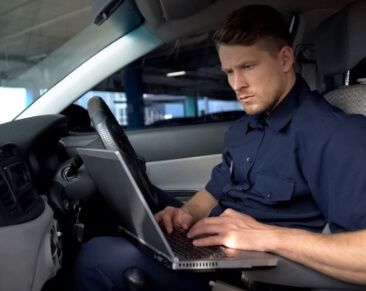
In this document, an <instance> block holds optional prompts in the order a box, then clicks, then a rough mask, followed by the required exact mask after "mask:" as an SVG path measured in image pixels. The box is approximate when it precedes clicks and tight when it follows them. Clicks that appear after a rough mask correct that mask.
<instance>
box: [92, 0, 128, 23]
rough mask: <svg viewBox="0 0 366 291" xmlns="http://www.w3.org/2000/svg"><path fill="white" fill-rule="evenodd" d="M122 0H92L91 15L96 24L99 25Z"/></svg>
mask: <svg viewBox="0 0 366 291" xmlns="http://www.w3.org/2000/svg"><path fill="white" fill-rule="evenodd" d="M123 1H124V0H92V16H93V22H94V24H96V25H101V24H102V23H103V22H104V21H106V20H107V19H108V18H109V16H110V15H111V14H112V13H113V12H114V11H115V10H116V9H117V8H118V7H119V6H120V5H121V4H122V2H123Z"/></svg>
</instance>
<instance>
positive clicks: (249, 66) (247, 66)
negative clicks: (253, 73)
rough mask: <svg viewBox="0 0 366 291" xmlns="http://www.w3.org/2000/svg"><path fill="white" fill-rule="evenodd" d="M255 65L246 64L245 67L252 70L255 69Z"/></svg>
mask: <svg viewBox="0 0 366 291" xmlns="http://www.w3.org/2000/svg"><path fill="white" fill-rule="evenodd" d="M253 67H254V65H245V66H244V69H245V70H251V69H253Z"/></svg>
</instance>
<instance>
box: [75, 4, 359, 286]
mask: <svg viewBox="0 0 366 291" xmlns="http://www.w3.org/2000/svg"><path fill="white" fill-rule="evenodd" d="M214 41H215V42H216V45H217V50H218V54H219V58H220V61H221V65H222V70H223V71H224V72H225V73H226V74H227V77H228V81H229V84H230V86H231V87H232V88H233V90H234V91H235V93H236V95H237V99H238V101H239V102H240V103H241V104H242V106H243V108H244V110H245V112H246V113H247V115H246V116H244V117H243V118H241V119H240V120H238V121H237V122H235V123H234V124H233V126H232V127H231V128H230V129H229V131H228V132H227V134H226V136H225V147H224V151H223V162H222V163H221V164H219V165H218V166H216V167H215V168H214V169H213V171H212V176H211V180H210V181H209V182H208V183H207V185H206V187H205V189H204V190H201V191H200V192H198V193H197V194H196V195H195V196H194V197H193V198H192V199H191V200H190V201H189V202H187V203H186V204H185V205H183V206H182V207H180V208H179V207H172V206H168V207H166V208H165V209H164V210H162V211H160V212H158V213H157V214H156V215H155V217H156V219H157V221H158V223H159V225H160V226H161V227H162V228H165V229H166V230H167V232H169V233H170V232H172V230H173V228H174V227H182V228H184V229H187V230H189V232H188V237H190V238H192V239H193V244H194V245H196V246H208V245H225V246H227V247H230V248H237V249H243V250H253V251H267V252H273V253H276V254H279V255H281V256H284V257H286V258H289V259H291V260H294V261H297V262H299V263H301V264H304V265H307V266H310V267H311V268H314V269H317V270H319V271H321V272H324V273H326V274H329V275H331V276H334V277H338V278H340V279H343V280H346V281H350V282H357V283H366V264H365V263H364V262H366V252H365V251H363V249H364V248H365V243H364V242H365V241H366V231H365V230H364V229H365V228H366V211H365V210H364V209H365V205H366V195H363V194H364V192H365V189H366V179H365V177H366V167H365V164H366V160H365V159H366V135H365V134H364V133H365V132H366V131H365V130H366V119H365V118H364V117H361V116H347V115H346V114H344V113H343V112H341V111H340V110H338V109H337V108H334V107H332V106H331V105H330V104H329V103H327V102H326V101H325V100H324V99H323V98H322V96H320V95H319V94H318V93H317V92H311V91H310V89H309V87H308V86H307V84H306V83H305V81H304V80H303V79H302V78H301V76H298V75H296V74H295V72H294V69H293V63H294V56H293V51H292V48H291V38H290V35H289V33H288V28H287V25H286V24H285V22H284V21H283V19H282V17H281V15H280V14H279V13H278V12H277V11H275V10H274V9H272V8H270V7H268V6H260V5H251V6H246V7H243V8H241V9H238V10H237V11H234V12H233V13H231V14H230V15H229V16H228V17H227V18H226V20H225V22H224V24H223V25H222V26H221V27H220V28H219V29H218V30H217V31H216V33H215V35H214ZM351 173H352V174H351ZM326 223H328V224H329V228H330V230H331V231H332V232H333V233H335V234H331V235H329V234H328V235H325V234H321V231H322V229H323V228H324V226H325V225H326ZM203 234H204V235H205V236H204V237H202V236H201V235H203ZM207 235H208V236H207ZM340 251H341V252H342V256H339V253H340ZM90 253H93V254H96V256H94V257H89V258H88V254H90ZM76 266H77V272H78V275H79V276H80V279H79V280H76V281H77V282H76V285H77V286H78V287H79V288H81V287H82V286H84V287H85V286H87V285H85V284H89V285H90V286H94V287H95V286H98V288H99V287H100V289H98V288H96V287H95V289H94V290H112V289H113V288H121V289H122V288H126V286H127V285H126V284H127V283H126V281H125V280H124V279H123V277H124V276H123V274H124V272H125V270H127V269H128V268H129V267H131V266H136V267H138V268H139V269H142V270H144V271H145V273H146V274H148V276H149V280H150V282H151V289H152V290H163V289H170V288H169V287H171V288H174V289H178V290H179V288H181V290H194V289H197V290H204V289H205V288H206V289H208V284H207V282H208V280H210V279H211V278H213V277H214V276H215V274H212V273H211V274H189V273H179V272H172V271H169V270H164V268H163V267H161V266H159V264H157V263H155V262H154V261H152V260H150V259H149V258H147V257H145V256H144V255H143V254H142V253H140V252H139V251H138V250H137V249H136V248H135V247H134V246H132V245H131V244H130V243H128V242H126V241H125V240H124V239H122V238H99V239H94V240H92V241H90V242H89V243H87V244H86V245H85V246H84V247H83V249H82V250H81V254H80V257H79V259H78V262H77V264H76ZM103 288H105V289H103ZM108 288H109V289H108ZM79 290H82V289H79ZM88 290H93V289H88Z"/></svg>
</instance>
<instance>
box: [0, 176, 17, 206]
mask: <svg viewBox="0 0 366 291" xmlns="http://www.w3.org/2000/svg"><path fill="white" fill-rule="evenodd" d="M0 201H1V203H2V205H3V206H4V207H5V208H8V209H12V208H13V207H14V206H15V205H16V201H15V200H14V197H13V195H12V194H11V192H10V190H9V187H8V185H7V184H6V182H5V179H4V176H3V175H2V174H1V173H0Z"/></svg>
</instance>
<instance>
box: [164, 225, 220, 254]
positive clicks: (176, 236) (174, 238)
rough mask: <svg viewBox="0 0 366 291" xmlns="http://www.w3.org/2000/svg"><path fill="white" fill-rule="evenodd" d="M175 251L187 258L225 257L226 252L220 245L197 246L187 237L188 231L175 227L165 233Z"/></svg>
mask: <svg viewBox="0 0 366 291" xmlns="http://www.w3.org/2000/svg"><path fill="white" fill-rule="evenodd" d="M165 236H166V238H167V240H168V242H169V245H170V247H171V248H172V250H173V252H174V253H176V254H178V255H180V256H182V257H184V258H186V259H201V258H223V257H226V254H225V252H224V251H223V249H222V247H220V246H207V247H195V246H194V245H193V244H192V240H191V239H189V238H188V237H187V231H185V230H183V229H174V231H173V232H172V233H170V234H166V235H165Z"/></svg>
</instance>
